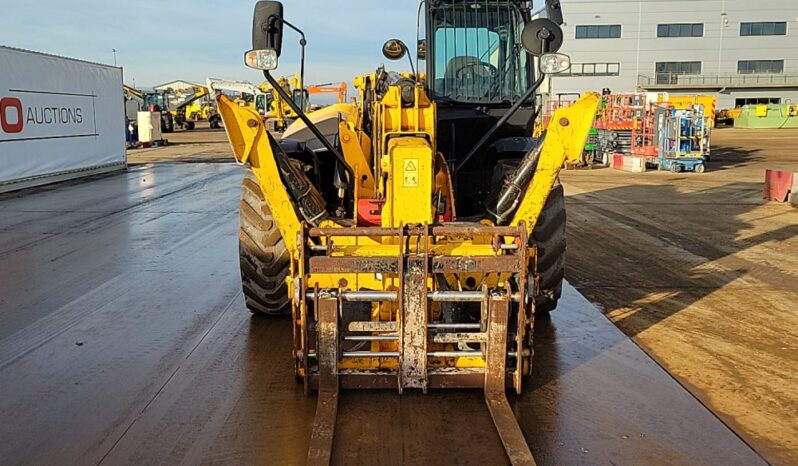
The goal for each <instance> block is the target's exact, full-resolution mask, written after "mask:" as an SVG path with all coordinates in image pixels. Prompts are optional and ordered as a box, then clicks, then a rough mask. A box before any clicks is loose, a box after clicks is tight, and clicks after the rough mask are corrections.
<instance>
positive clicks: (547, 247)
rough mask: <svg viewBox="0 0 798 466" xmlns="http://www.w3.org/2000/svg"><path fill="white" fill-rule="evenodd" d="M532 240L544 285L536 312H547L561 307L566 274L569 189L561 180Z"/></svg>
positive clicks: (536, 302)
mask: <svg viewBox="0 0 798 466" xmlns="http://www.w3.org/2000/svg"><path fill="white" fill-rule="evenodd" d="M529 243H530V244H531V245H534V246H537V248H538V257H537V266H538V270H537V271H538V277H539V278H540V287H539V289H538V293H537V295H536V296H535V314H537V315H544V314H548V313H549V312H551V311H553V310H554V309H555V308H556V307H557V301H558V300H559V299H560V296H561V295H562V282H563V278H564V277H565V192H564V191H563V188H562V185H561V184H560V181H559V180H557V183H556V184H555V185H554V188H553V189H552V190H551V193H550V194H549V197H548V199H547V200H546V206H545V207H544V208H543V212H541V214H540V218H539V219H538V223H537V225H536V226H535V230H534V231H533V232H532V237H531V238H529Z"/></svg>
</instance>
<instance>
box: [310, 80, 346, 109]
mask: <svg viewBox="0 0 798 466" xmlns="http://www.w3.org/2000/svg"><path fill="white" fill-rule="evenodd" d="M346 89H347V85H346V83H345V82H342V83H341V84H339V85H337V86H335V85H333V83H326V84H313V85H310V86H307V87H305V90H306V91H307V93H308V95H315V94H337V95H338V103H339V104H344V103H346Z"/></svg>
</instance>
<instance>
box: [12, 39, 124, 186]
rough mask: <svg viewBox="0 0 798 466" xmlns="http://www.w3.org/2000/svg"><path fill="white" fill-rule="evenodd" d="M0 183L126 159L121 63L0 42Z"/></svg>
mask: <svg viewBox="0 0 798 466" xmlns="http://www.w3.org/2000/svg"><path fill="white" fill-rule="evenodd" d="M0 70H1V71H0V184H4V183H12V182H19V181H21V180H27V179H31V178H38V177H42V178H43V179H42V183H44V182H47V180H46V177H47V176H51V175H62V174H64V173H68V172H76V171H82V170H89V169H94V168H99V167H109V166H115V165H116V166H119V167H120V168H122V167H124V166H125V163H126V154H125V116H124V104H123V95H122V69H121V68H116V67H111V66H105V65H100V64H94V63H88V62H82V61H78V60H71V59H67V58H62V57H55V56H51V55H45V54H39V53H35V52H29V51H24V50H18V49H12V48H7V47H2V46H0Z"/></svg>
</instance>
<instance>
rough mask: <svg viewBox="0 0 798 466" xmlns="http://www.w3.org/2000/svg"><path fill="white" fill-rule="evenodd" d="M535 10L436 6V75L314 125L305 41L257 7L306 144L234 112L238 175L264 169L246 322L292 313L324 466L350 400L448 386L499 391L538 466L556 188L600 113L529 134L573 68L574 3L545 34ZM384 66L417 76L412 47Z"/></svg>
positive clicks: (473, 1)
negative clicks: (355, 395) (528, 430)
mask: <svg viewBox="0 0 798 466" xmlns="http://www.w3.org/2000/svg"><path fill="white" fill-rule="evenodd" d="M531 9H532V2H531V1H520V0H427V1H425V2H422V6H421V8H420V9H419V11H420V13H421V14H423V17H422V18H421V19H422V21H424V23H425V25H426V27H425V31H426V33H425V36H426V37H425V38H424V39H423V40H422V41H420V42H419V47H418V50H419V52H420V55H421V56H419V57H418V58H419V60H416V63H419V62H421V61H423V62H425V68H424V69H423V70H422V69H419V70H411V72H410V73H404V74H398V73H392V72H386V71H385V69H384V68H383V67H380V68H379V69H378V70H377V71H376V72H375V73H373V74H370V75H365V76H361V77H359V78H357V79H356V81H355V82H356V86H357V87H358V90H359V91H360V98H359V99H358V101H357V103H356V104H348V105H347V104H343V105H338V106H336V107H335V109H336V110H335V112H334V113H333V117H331V118H328V119H326V120H323V119H322V118H321V117H317V116H315V115H313V114H310V115H305V113H304V112H303V111H302V109H301V108H300V107H299V106H297V105H296V103H293V102H292V100H291V96H289V95H288V94H287V93H285V92H284V91H283V90H282V88H281V87H280V86H278V85H276V84H277V83H276V81H275V79H274V77H273V76H272V75H271V73H270V71H272V70H274V69H276V68H277V62H278V60H279V57H280V53H281V49H282V41H283V30H284V28H285V27H289V28H291V29H295V30H296V27H295V26H294V25H293V24H291V23H290V22H289V21H288V20H286V19H284V17H283V6H282V4H280V2H275V1H260V2H258V3H257V5H256V6H255V11H254V18H253V33H252V42H253V48H252V50H250V51H249V52H246V54H245V63H246V64H247V65H248V66H250V67H253V68H256V69H260V70H263V71H264V76H265V77H266V80H267V81H268V82H270V83H271V85H272V87H273V89H275V91H277V92H278V93H280V94H285V95H281V97H282V98H283V99H285V100H286V101H287V103H289V105H291V106H292V107H294V111H295V112H296V114H297V115H298V117H299V119H300V120H301V122H297V123H295V124H298V125H304V129H305V131H292V134H304V135H307V136H305V137H304V139H305V140H290V139H284V140H277V139H276V138H275V137H274V136H273V135H271V134H269V133H268V132H267V131H266V128H265V127H264V125H263V123H262V121H261V118H260V116H259V115H258V114H257V112H255V111H253V110H251V109H248V108H244V107H239V106H237V105H235V104H234V103H233V102H232V101H231V100H230V99H229V98H227V97H226V96H224V95H219V96H218V97H217V101H218V104H219V105H218V107H219V111H220V113H221V115H222V117H223V119H224V126H225V129H226V130H227V133H228V137H229V139H230V142H231V145H232V147H233V151H234V153H235V157H236V160H237V161H238V162H239V163H240V164H246V165H248V167H249V170H248V171H247V174H246V175H245V177H244V181H243V188H242V199H241V216H240V222H241V224H240V263H241V275H242V282H243V287H244V295H245V297H246V302H247V306H248V307H249V309H250V310H251V311H252V312H253V313H255V314H282V313H290V315H291V316H292V319H293V334H294V335H293V341H294V348H293V359H294V363H295V369H296V375H297V377H298V378H299V379H300V380H301V381H302V382H303V383H304V385H305V387H306V390H309V389H317V390H318V392H319V396H318V405H317V412H316V419H315V422H314V427H313V432H312V434H311V443H310V449H309V451H308V463H310V464H327V463H329V459H330V454H331V451H332V441H333V435H334V428H335V415H336V409H337V399H338V390H339V388H354V389H363V388H382V389H396V390H398V391H399V392H400V393H401V392H403V391H404V390H408V389H420V390H422V391H424V392H426V391H427V390H428V389H431V388H432V389H435V388H450V387H460V388H483V389H484V391H485V399H486V402H487V405H488V408H489V410H490V412H491V415H492V417H493V420H494V424H495V425H496V428H497V431H498V433H499V435H500V437H501V439H502V442H503V444H504V446H505V450H506V452H507V455H508V457H509V459H510V460H511V462H513V463H514V464H534V459H533V457H532V454H531V453H530V451H529V447H528V446H527V443H526V442H525V440H524V436H523V433H522V432H521V429H520V427H519V426H518V423H517V422H516V420H515V418H514V416H513V412H512V411H511V408H510V405H509V403H508V401H507V398H506V396H505V388H506V387H513V388H514V389H515V391H516V392H518V393H520V392H521V387H522V382H523V379H524V377H525V376H526V375H528V374H529V373H530V371H531V364H532V325H533V322H534V314H536V313H538V314H540V313H546V312H549V311H551V310H553V309H554V308H555V307H556V303H557V299H558V298H559V296H560V292H561V289H562V279H563V264H564V263H563V254H564V251H565V212H564V200H563V191H562V187H561V186H560V185H559V183H558V181H557V176H558V173H559V170H560V168H561V167H562V166H563V163H564V162H565V161H566V160H570V161H572V162H573V161H577V160H578V159H579V157H580V156H581V153H582V150H583V148H584V146H585V140H586V139H587V136H588V132H589V130H590V127H591V124H592V121H593V116H594V114H595V112H596V109H597V106H598V102H599V97H598V95H596V94H592V93H591V94H587V95H585V96H583V97H582V98H581V99H580V100H579V101H578V102H577V103H576V104H575V105H572V106H570V107H568V108H564V109H560V110H557V112H556V113H555V114H554V115H553V117H552V119H551V123H550V125H549V127H548V130H547V131H546V133H545V134H544V135H543V136H542V137H541V138H539V139H533V138H532V137H531V134H532V129H533V121H534V119H535V110H534V108H535V107H534V101H535V93H536V91H537V89H538V88H539V86H540V85H541V83H542V82H543V81H544V79H545V76H546V75H551V74H555V73H558V72H561V71H564V70H566V69H568V67H569V66H570V60H569V59H568V57H567V56H565V55H561V54H557V53H556V52H557V50H558V49H559V47H560V45H561V43H562V31H561V29H560V27H559V24H561V23H562V18H561V13H560V5H559V2H558V1H556V0H547V2H546V14H545V15H544V16H546V17H540V18H537V19H533V18H532V15H533V12H532V11H531ZM302 37H303V38H302V41H303V42H304V35H303V36H302ZM303 45H304V43H303ZM383 53H384V55H385V56H386V58H388V59H392V60H396V59H402V58H404V57H405V56H407V55H408V47H407V46H406V45H405V44H404V43H403V42H401V41H399V40H396V39H392V40H389V41H388V42H387V43H386V44H385V46H384V47H383ZM410 65H411V68H415V67H413V60H412V59H411V63H410ZM322 112H325V110H322ZM329 114H330V112H329V111H327V112H326V115H329ZM322 123H325V124H324V125H323V124H322ZM320 127H325V128H327V129H326V130H322V129H320ZM330 127H331V128H332V130H330V129H329V128H330Z"/></svg>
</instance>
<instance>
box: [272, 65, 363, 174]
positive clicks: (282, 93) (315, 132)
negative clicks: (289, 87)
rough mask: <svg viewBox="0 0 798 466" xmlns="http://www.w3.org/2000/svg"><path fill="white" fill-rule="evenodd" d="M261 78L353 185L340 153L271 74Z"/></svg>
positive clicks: (349, 172) (349, 168)
mask: <svg viewBox="0 0 798 466" xmlns="http://www.w3.org/2000/svg"><path fill="white" fill-rule="evenodd" d="M263 76H264V77H265V78H266V81H268V82H269V84H270V85H271V86H272V89H274V91H275V92H277V93H278V94H280V97H281V98H282V99H283V100H284V101H285V102H286V103H287V104H288V106H289V107H291V110H293V111H294V112H296V114H297V116H298V117H299V119H300V120H302V121H303V122H304V123H305V125H307V127H308V129H309V130H310V132H311V133H313V135H314V136H316V139H318V140H319V142H320V143H321V144H322V145H323V146H324V148H325V149H327V150H328V151H330V153H331V154H332V155H333V156H335V158H336V159H338V161H339V162H341V165H342V166H343V167H344V170H346V173H347V174H348V175H349V184H350V185H351V184H352V183H354V181H355V171H354V170H352V167H351V166H350V165H349V164H348V163H347V162H346V159H345V158H344V156H343V155H341V153H340V152H338V150H337V149H336V148H335V147H334V146H333V145H332V144H330V141H328V140H327V138H326V137H324V135H323V134H321V131H319V128H318V127H316V125H315V124H313V122H312V121H310V118H308V116H307V115H305V112H304V110H302V109H301V108H299V106H298V105H297V104H296V102H294V99H293V98H292V97H291V96H290V95H288V93H287V92H285V89H283V88H282V87H281V86H280V83H278V82H277V80H276V79H274V77H273V76H272V75H271V73H269V72H268V71H264V72H263Z"/></svg>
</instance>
